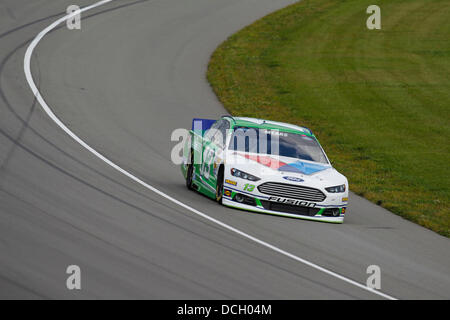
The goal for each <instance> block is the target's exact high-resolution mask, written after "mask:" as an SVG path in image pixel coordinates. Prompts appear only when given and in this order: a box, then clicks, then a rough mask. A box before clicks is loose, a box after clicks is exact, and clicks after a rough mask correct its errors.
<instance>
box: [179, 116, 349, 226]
mask: <svg viewBox="0 0 450 320" xmlns="http://www.w3.org/2000/svg"><path fill="white" fill-rule="evenodd" d="M189 133H190V134H189V137H188V139H186V143H185V146H184V149H183V163H182V165H181V169H182V172H183V175H184V177H185V179H186V185H187V187H188V188H189V189H192V190H196V191H198V192H200V193H202V194H204V195H206V196H208V197H210V198H213V199H216V200H217V202H219V203H221V204H224V205H226V206H230V207H234V208H238V209H243V210H249V211H256V212H261V213H268V214H274V215H281V216H287V217H293V218H301V219H308V220H317V221H326V222H334V223H342V222H343V221H344V215H345V210H346V207H347V204H348V181H347V178H346V177H345V176H343V175H342V174H340V173H339V172H337V171H336V170H335V169H334V168H333V167H332V165H331V164H330V161H329V160H328V158H327V156H326V154H325V152H324V151H323V149H322V147H321V146H320V144H319V142H318V141H317V139H316V137H315V136H314V134H313V133H312V132H311V130H309V129H308V128H305V127H299V126H295V125H291V124H287V123H281V122H275V121H269V120H261V119H254V118H242V117H231V116H223V117H222V118H220V119H219V120H217V121H216V120H208V119H193V123H192V130H190V131H189Z"/></svg>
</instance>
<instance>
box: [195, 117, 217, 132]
mask: <svg viewBox="0 0 450 320" xmlns="http://www.w3.org/2000/svg"><path fill="white" fill-rule="evenodd" d="M216 121H217V120H210V119H199V118H194V119H192V131H194V132H195V133H197V134H199V135H203V133H204V132H205V131H206V130H208V129H209V128H211V126H212V125H213V124H214V123H215V122H216Z"/></svg>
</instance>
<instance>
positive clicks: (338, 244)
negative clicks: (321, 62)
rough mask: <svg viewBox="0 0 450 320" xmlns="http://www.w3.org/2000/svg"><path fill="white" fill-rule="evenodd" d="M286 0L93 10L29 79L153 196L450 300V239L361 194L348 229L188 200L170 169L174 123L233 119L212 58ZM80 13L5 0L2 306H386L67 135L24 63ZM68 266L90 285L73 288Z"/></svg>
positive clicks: (0, 92) (0, 75) (321, 259)
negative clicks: (132, 302) (293, 302)
mask: <svg viewBox="0 0 450 320" xmlns="http://www.w3.org/2000/svg"><path fill="white" fill-rule="evenodd" d="M292 2H293V1H287V0H276V1H275V0H155V1H151V0H148V1H123V0H117V1H113V2H112V3H109V4H106V5H103V6H101V7H98V8H96V9H93V10H90V11H88V12H86V13H84V14H83V16H82V29H81V30H68V29H67V28H65V26H64V25H63V27H61V28H58V29H56V30H54V31H52V32H51V33H49V34H48V35H47V36H46V37H44V38H43V39H42V41H41V42H40V43H39V45H38V46H37V48H36V50H35V51H34V54H33V59H32V72H33V77H34V79H35V81H36V83H37V85H38V87H39V90H40V92H41V94H42V96H43V97H44V98H45V100H46V102H47V103H48V105H49V106H50V107H51V108H52V110H53V111H54V112H55V114H56V115H57V116H58V117H59V118H60V119H61V120H62V121H63V122H64V123H65V124H66V125H67V127H68V128H70V130H72V131H73V132H75V133H76V134H77V135H78V136H79V137H80V138H82V139H83V140H84V141H86V142H87V143H89V144H90V145H91V146H92V147H93V148H94V149H96V150H97V151H98V152H100V153H102V154H104V155H105V156H107V157H108V158H109V159H111V160H112V161H113V162H114V163H116V164H117V165H119V166H120V167H122V168H124V169H125V170H127V171H129V172H130V173H132V174H133V175H135V176H136V177H139V178H140V179H142V180H143V181H145V182H147V183H149V184H151V185H152V186H154V187H155V188H157V189H158V190H161V191H162V192H165V193H167V194H168V195H170V196H172V197H174V198H175V199H177V200H179V201H181V202H183V203H185V204H187V205H189V206H190V207H192V208H195V209H197V210H200V211H201V212H203V213H206V214H207V215H209V216H211V217H213V218H214V219H217V220H220V221H222V222H224V223H226V224H228V225H230V226H233V227H235V228H237V229H239V230H241V231H243V232H245V233H247V234H250V235H252V236H254V237H256V238H258V239H261V240H263V241H265V242H268V243H270V244H272V245H274V246H276V247H278V248H282V249H283V250H286V251H287V252H290V253H292V254H294V255H296V256H298V257H301V258H303V259H306V260H308V261H310V262H312V263H315V264H317V265H319V266H322V267H324V268H327V269H328V270H331V271H333V272H336V273H338V274H341V275H343V276H345V277H347V278H349V279H352V280H355V281H357V282H359V283H361V284H365V283H366V279H367V277H368V275H367V274H366V269H367V267H368V266H369V265H378V266H380V268H381V286H382V288H381V291H382V292H384V293H386V294H389V295H391V296H393V297H396V298H399V299H431V298H437V299H449V298H450V275H449V270H450V246H449V240H448V239H447V238H444V237H442V236H439V235H437V234H435V233H433V232H431V231H429V230H426V229H424V228H422V227H419V226H417V225H415V224H413V223H410V222H408V221H406V220H404V219H402V218H400V217H398V216H396V215H393V214H392V213H390V212H388V211H386V210H384V209H382V208H380V207H378V206H376V205H374V204H372V203H370V202H368V201H366V200H365V199H362V198H360V197H358V196H356V195H354V194H351V197H350V201H351V205H350V210H349V211H348V214H347V217H346V221H345V223H344V224H343V225H333V224H325V223H317V222H308V221H302V220H296V219H288V218H281V217H275V216H268V215H262V214H254V213H247V212H244V211H238V210H233V209H229V208H225V207H221V206H218V205H217V204H216V203H215V202H213V201H211V200H209V199H207V198H205V197H203V196H201V195H198V194H195V193H193V192H188V191H187V190H186V188H185V185H184V181H183V178H182V176H181V173H180V170H179V167H178V166H176V165H175V164H173V163H172V162H171V157H170V155H171V150H172V148H173V147H174V146H175V144H176V142H173V141H171V139H170V137H171V133H172V131H173V130H174V129H176V128H189V126H190V122H191V119H192V118H193V117H205V118H217V117H218V116H220V115H222V114H225V113H226V111H225V110H224V108H223V107H222V105H221V104H220V103H219V102H218V100H217V98H216V97H215V95H214V94H213V92H212V90H211V88H210V86H209V85H208V83H207V81H206V78H205V73H206V66H207V63H208V59H209V56H210V55H211V53H212V52H213V50H214V49H215V48H216V47H217V45H219V44H220V43H221V42H222V41H223V40H225V39H226V37H227V36H229V35H230V34H232V33H233V32H235V31H237V30H239V29H240V28H242V27H244V26H245V25H248V24H249V23H251V22H252V21H254V20H256V19H258V18H260V17H262V16H264V15H265V14H268V13H270V12H272V11H274V10H277V9H279V8H282V7H284V6H286V5H288V4H290V3H292ZM92 3H94V1H79V2H78V4H79V5H80V6H85V5H90V4H92ZM70 4H73V3H72V1H65V0H58V1H57V0H53V1H49V0H33V1H32V0H27V1H25V0H1V1H0V298H62V299H72V298H73V299H80V298H112V299H116V298H133V299H135V298H137V299H139V298H149V299H151V298H181V299H197V298H200V299H209V298H211V299H229V298H233V299H380V298H381V297H380V296H378V295H375V294H373V293H371V292H368V291H366V290H363V289H361V288H358V287H356V286H354V285H352V284H350V283H347V282H345V281H342V280H341V279H338V278H336V277H333V276H332V275H329V274H326V273H323V272H321V271H319V270H317V269H314V268H311V267H310V266H307V265H304V264H302V263H299V262H298V261H295V260H293V259H290V258H288V257H286V256H284V255H281V254H279V253H277V252H275V251H273V250H270V249H268V248H267V247H264V246H261V245H259V244H257V243H255V242H252V241H250V240H248V239H246V238H244V237H241V236H239V235H237V234H236V233H233V232H231V231H229V230H226V229H224V228H222V227H221V226H219V225H217V224H215V223H213V222H211V221H208V220H206V219H204V218H202V217H200V216H198V215H195V214H193V213H192V212H190V211H189V210H186V209H185V208H183V207H180V206H179V205H177V204H175V203H173V202H171V201H168V200H167V199H165V198H163V197H161V196H160V195H158V194H156V193H154V192H151V191H149V190H148V189H146V188H144V187H142V186H141V185H139V184H136V183H135V182H134V181H132V180H130V179H129V178H128V177H126V176H124V175H123V174H121V173H120V172H118V171H116V170H114V169H113V168H111V167H110V166H108V165H106V164H105V163H104V162H103V161H101V160H99V159H98V158H97V157H95V156H94V155H93V154H91V153H90V152H88V151H87V150H86V149H84V148H83V147H82V146H81V145H79V144H78V143H77V142H75V141H74V140H73V139H72V138H70V137H69V136H68V135H67V134H66V133H65V132H64V131H62V130H61V128H59V127H58V126H57V125H56V124H55V123H54V122H53V121H52V120H51V119H50V118H49V117H48V115H47V114H46V113H45V112H44V111H43V110H42V108H41V106H40V105H39V104H38V103H37V101H36V99H35V98H34V96H33V93H32V92H31V90H30V87H29V85H28V83H27V81H26V79H25V75H24V72H23V63H24V54H25V50H26V48H27V46H28V45H29V43H30V41H31V40H32V39H33V38H34V37H35V36H36V35H37V34H38V33H39V32H40V31H41V30H43V29H44V28H46V27H47V26H48V25H50V24H51V23H52V22H54V21H55V20H57V19H58V18H60V17H62V16H63V15H64V12H65V10H66V8H67V6H68V5H70ZM319 138H320V137H319ZM325 149H326V146H325ZM73 264H75V265H79V266H80V268H81V273H82V289H81V290H74V291H69V290H67V288H66V279H67V276H68V275H67V274H66V268H67V266H68V265H73Z"/></svg>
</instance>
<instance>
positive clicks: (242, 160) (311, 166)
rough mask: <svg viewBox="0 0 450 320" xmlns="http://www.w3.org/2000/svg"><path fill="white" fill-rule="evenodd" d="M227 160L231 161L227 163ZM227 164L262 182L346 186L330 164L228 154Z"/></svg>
mask: <svg viewBox="0 0 450 320" xmlns="http://www.w3.org/2000/svg"><path fill="white" fill-rule="evenodd" d="M228 159H230V160H232V161H228ZM227 164H228V165H230V166H233V167H235V168H237V169H239V170H242V171H245V172H247V173H249V174H252V175H255V176H257V177H259V178H262V179H264V180H266V179H270V180H275V181H280V182H281V181H283V182H286V183H289V182H290V183H296V182H311V183H312V184H314V185H324V186H333V185H340V184H347V179H346V178H345V176H343V175H342V174H340V173H339V172H338V171H336V169H334V168H333V167H332V166H331V165H330V164H322V163H318V162H312V161H305V160H299V159H297V158H290V157H274V156H268V155H258V154H253V153H240V152H234V151H233V152H229V153H228V154H227Z"/></svg>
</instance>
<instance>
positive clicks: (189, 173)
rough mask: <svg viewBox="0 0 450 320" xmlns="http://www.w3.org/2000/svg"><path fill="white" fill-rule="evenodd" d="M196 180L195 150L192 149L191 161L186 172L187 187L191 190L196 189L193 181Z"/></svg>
mask: <svg viewBox="0 0 450 320" xmlns="http://www.w3.org/2000/svg"><path fill="white" fill-rule="evenodd" d="M193 181H194V152H193V151H192V150H191V154H190V162H189V163H188V164H187V173H186V187H187V188H188V189H189V190H194V187H193V186H192V183H193Z"/></svg>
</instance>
